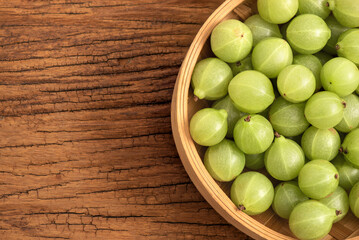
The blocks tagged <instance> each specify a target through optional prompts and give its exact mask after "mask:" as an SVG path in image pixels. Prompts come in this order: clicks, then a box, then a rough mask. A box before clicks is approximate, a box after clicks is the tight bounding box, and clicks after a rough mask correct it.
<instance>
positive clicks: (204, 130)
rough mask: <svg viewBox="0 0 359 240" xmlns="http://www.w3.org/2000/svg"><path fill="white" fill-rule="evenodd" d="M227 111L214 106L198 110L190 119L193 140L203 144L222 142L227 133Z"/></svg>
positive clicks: (211, 144)
mask: <svg viewBox="0 0 359 240" xmlns="http://www.w3.org/2000/svg"><path fill="white" fill-rule="evenodd" d="M227 115H228V114H227V112H226V110H223V109H221V110H217V109H213V108H203V109H201V110H199V111H198V112H196V113H195V114H194V115H193V117H192V118H191V121H190V124H189V125H190V127H189V129H190V133H191V136H192V138H193V140H194V141H195V142H196V143H198V144H199V145H202V146H213V145H216V144H217V143H220V142H221V141H222V140H223V139H224V137H225V136H226V133H227V128H228V127H227Z"/></svg>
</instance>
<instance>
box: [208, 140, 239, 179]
mask: <svg viewBox="0 0 359 240" xmlns="http://www.w3.org/2000/svg"><path fill="white" fill-rule="evenodd" d="M244 164H245V156H244V153H243V152H242V151H241V150H239V149H238V148H237V146H236V144H235V143H234V142H233V141H231V140H227V139H223V141H222V142H220V143H218V144H216V145H214V146H211V147H209V148H208V149H207V151H206V153H205V155H204V166H205V167H206V169H207V171H208V172H209V173H210V174H211V176H212V177H213V178H214V179H216V180H217V181H221V182H229V181H232V180H233V179H235V178H236V177H237V176H238V175H239V174H240V173H241V172H242V171H243V168H244Z"/></svg>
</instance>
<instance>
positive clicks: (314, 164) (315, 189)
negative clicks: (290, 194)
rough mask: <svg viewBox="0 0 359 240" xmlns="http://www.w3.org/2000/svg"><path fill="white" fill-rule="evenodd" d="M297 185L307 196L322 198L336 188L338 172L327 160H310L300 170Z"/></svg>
mask: <svg viewBox="0 0 359 240" xmlns="http://www.w3.org/2000/svg"><path fill="white" fill-rule="evenodd" d="M298 185H299V188H300V190H302V192H303V193H304V194H305V195H306V196H307V197H309V198H313V199H322V198H325V197H326V196H328V195H329V194H331V193H333V192H334V191H335V189H337V187H338V185H339V173H338V171H337V169H336V168H335V167H334V165H333V164H331V163H330V162H329V161H327V160H321V159H316V160H312V161H310V162H308V163H306V164H305V165H304V167H303V168H302V170H300V172H299V176H298Z"/></svg>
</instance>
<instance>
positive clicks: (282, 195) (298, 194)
mask: <svg viewBox="0 0 359 240" xmlns="http://www.w3.org/2000/svg"><path fill="white" fill-rule="evenodd" d="M307 200H309V198H308V197H307V196H305V195H304V193H303V192H302V191H301V190H300V188H299V187H298V183H297V182H294V181H291V182H282V183H280V184H278V185H277V186H276V188H275V189H274V199H273V204H272V208H273V210H274V212H275V213H276V214H277V215H278V216H280V217H281V218H285V219H289V216H290V214H291V212H292V211H293V209H294V207H295V206H296V205H297V204H298V203H301V202H304V201H307Z"/></svg>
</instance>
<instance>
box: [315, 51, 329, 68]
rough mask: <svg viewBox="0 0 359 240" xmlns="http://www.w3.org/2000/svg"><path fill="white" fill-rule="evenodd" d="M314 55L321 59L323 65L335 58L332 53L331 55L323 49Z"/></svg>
mask: <svg viewBox="0 0 359 240" xmlns="http://www.w3.org/2000/svg"><path fill="white" fill-rule="evenodd" d="M314 56H316V57H317V58H318V59H319V60H320V62H321V63H322V65H324V64H325V63H326V62H328V61H329V60H330V59H332V58H333V56H332V55H330V54H328V53H326V52H323V51H320V52H317V53H315V54H314Z"/></svg>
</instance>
